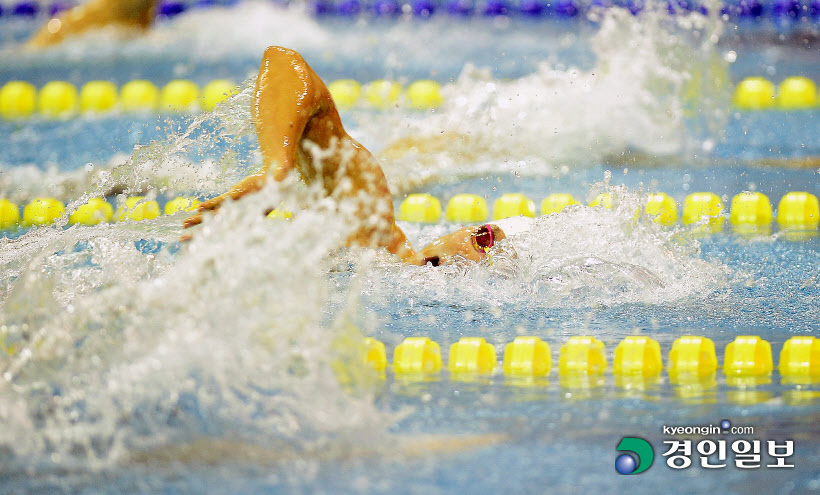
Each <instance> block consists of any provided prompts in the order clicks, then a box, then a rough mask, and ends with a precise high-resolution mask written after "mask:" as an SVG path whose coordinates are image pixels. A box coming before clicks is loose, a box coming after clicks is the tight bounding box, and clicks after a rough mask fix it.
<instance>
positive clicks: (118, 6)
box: [28, 0, 156, 48]
mask: <svg viewBox="0 0 820 495" xmlns="http://www.w3.org/2000/svg"><path fill="white" fill-rule="evenodd" d="M155 8H156V0H90V1H88V2H86V3H84V4H82V5H79V6H77V7H74V8H73V9H71V10H69V11H68V12H66V13H64V14H62V15H60V16H58V17H55V18H54V19H51V20H50V21H49V22H48V23H47V24H46V25H45V26H43V28H42V29H40V31H39V32H37V34H35V35H34V36H33V37H32V38H31V39H30V40H29V41H28V45H29V46H31V47H34V48H45V47H47V46H51V45H54V44H57V43H60V42H62V41H63V40H65V39H66V38H68V37H70V36H74V35H78V34H81V33H84V32H86V31H90V30H93V29H99V28H101V27H103V26H109V25H120V26H122V27H127V28H136V29H140V30H144V29H146V28H148V26H150V25H151V21H152V19H153V18H154V9H155Z"/></svg>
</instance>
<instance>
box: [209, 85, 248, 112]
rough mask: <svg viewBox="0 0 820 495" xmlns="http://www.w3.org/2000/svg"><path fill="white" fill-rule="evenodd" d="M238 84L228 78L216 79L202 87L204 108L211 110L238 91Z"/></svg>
mask: <svg viewBox="0 0 820 495" xmlns="http://www.w3.org/2000/svg"><path fill="white" fill-rule="evenodd" d="M238 89H239V88H237V86H236V84H234V83H232V82H231V81H228V80H226V79H216V80H214V81H211V82H209V83H208V84H206V85H205V87H204V88H202V109H203V110H206V111H208V112H210V111H211V110H213V109H214V107H215V106H216V105H217V104H218V103H222V102H223V101H225V100H227V99H228V98H230V97H231V96H232V95H235V94H236V93H237V91H238Z"/></svg>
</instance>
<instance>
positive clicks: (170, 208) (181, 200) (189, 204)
mask: <svg viewBox="0 0 820 495" xmlns="http://www.w3.org/2000/svg"><path fill="white" fill-rule="evenodd" d="M201 204H202V201H200V200H198V199H196V198H186V197H184V196H179V197H176V198H174V199H172V200H171V201H168V202H167V203H165V210H164V211H165V214H166V215H173V214H174V213H177V212H180V211H194V210H196V209H197V207H198V206H199V205H201Z"/></svg>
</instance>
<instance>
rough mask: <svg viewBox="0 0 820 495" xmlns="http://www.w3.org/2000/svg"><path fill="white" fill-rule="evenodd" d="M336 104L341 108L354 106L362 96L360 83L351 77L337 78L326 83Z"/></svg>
mask: <svg viewBox="0 0 820 495" xmlns="http://www.w3.org/2000/svg"><path fill="white" fill-rule="evenodd" d="M327 90H328V91H330V96H331V97H332V98H333V102H334V103H336V106H337V107H339V108H340V109H342V110H346V109H348V108H352V107H354V106H356V103H358V102H359V100H360V99H361V97H362V85H361V84H359V83H358V82H356V81H354V80H353V79H338V80H336V81H333V82H332V83H330V84H328V85H327Z"/></svg>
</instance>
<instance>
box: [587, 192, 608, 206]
mask: <svg viewBox="0 0 820 495" xmlns="http://www.w3.org/2000/svg"><path fill="white" fill-rule="evenodd" d="M612 205H613V201H612V194H610V193H608V192H605V193H601V194H599V195H597V196H595V199H593V200H592V201H590V202H589V206H591V207H593V208H594V207H596V206H603V207H604V208H606V209H607V210H610V209H612Z"/></svg>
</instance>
